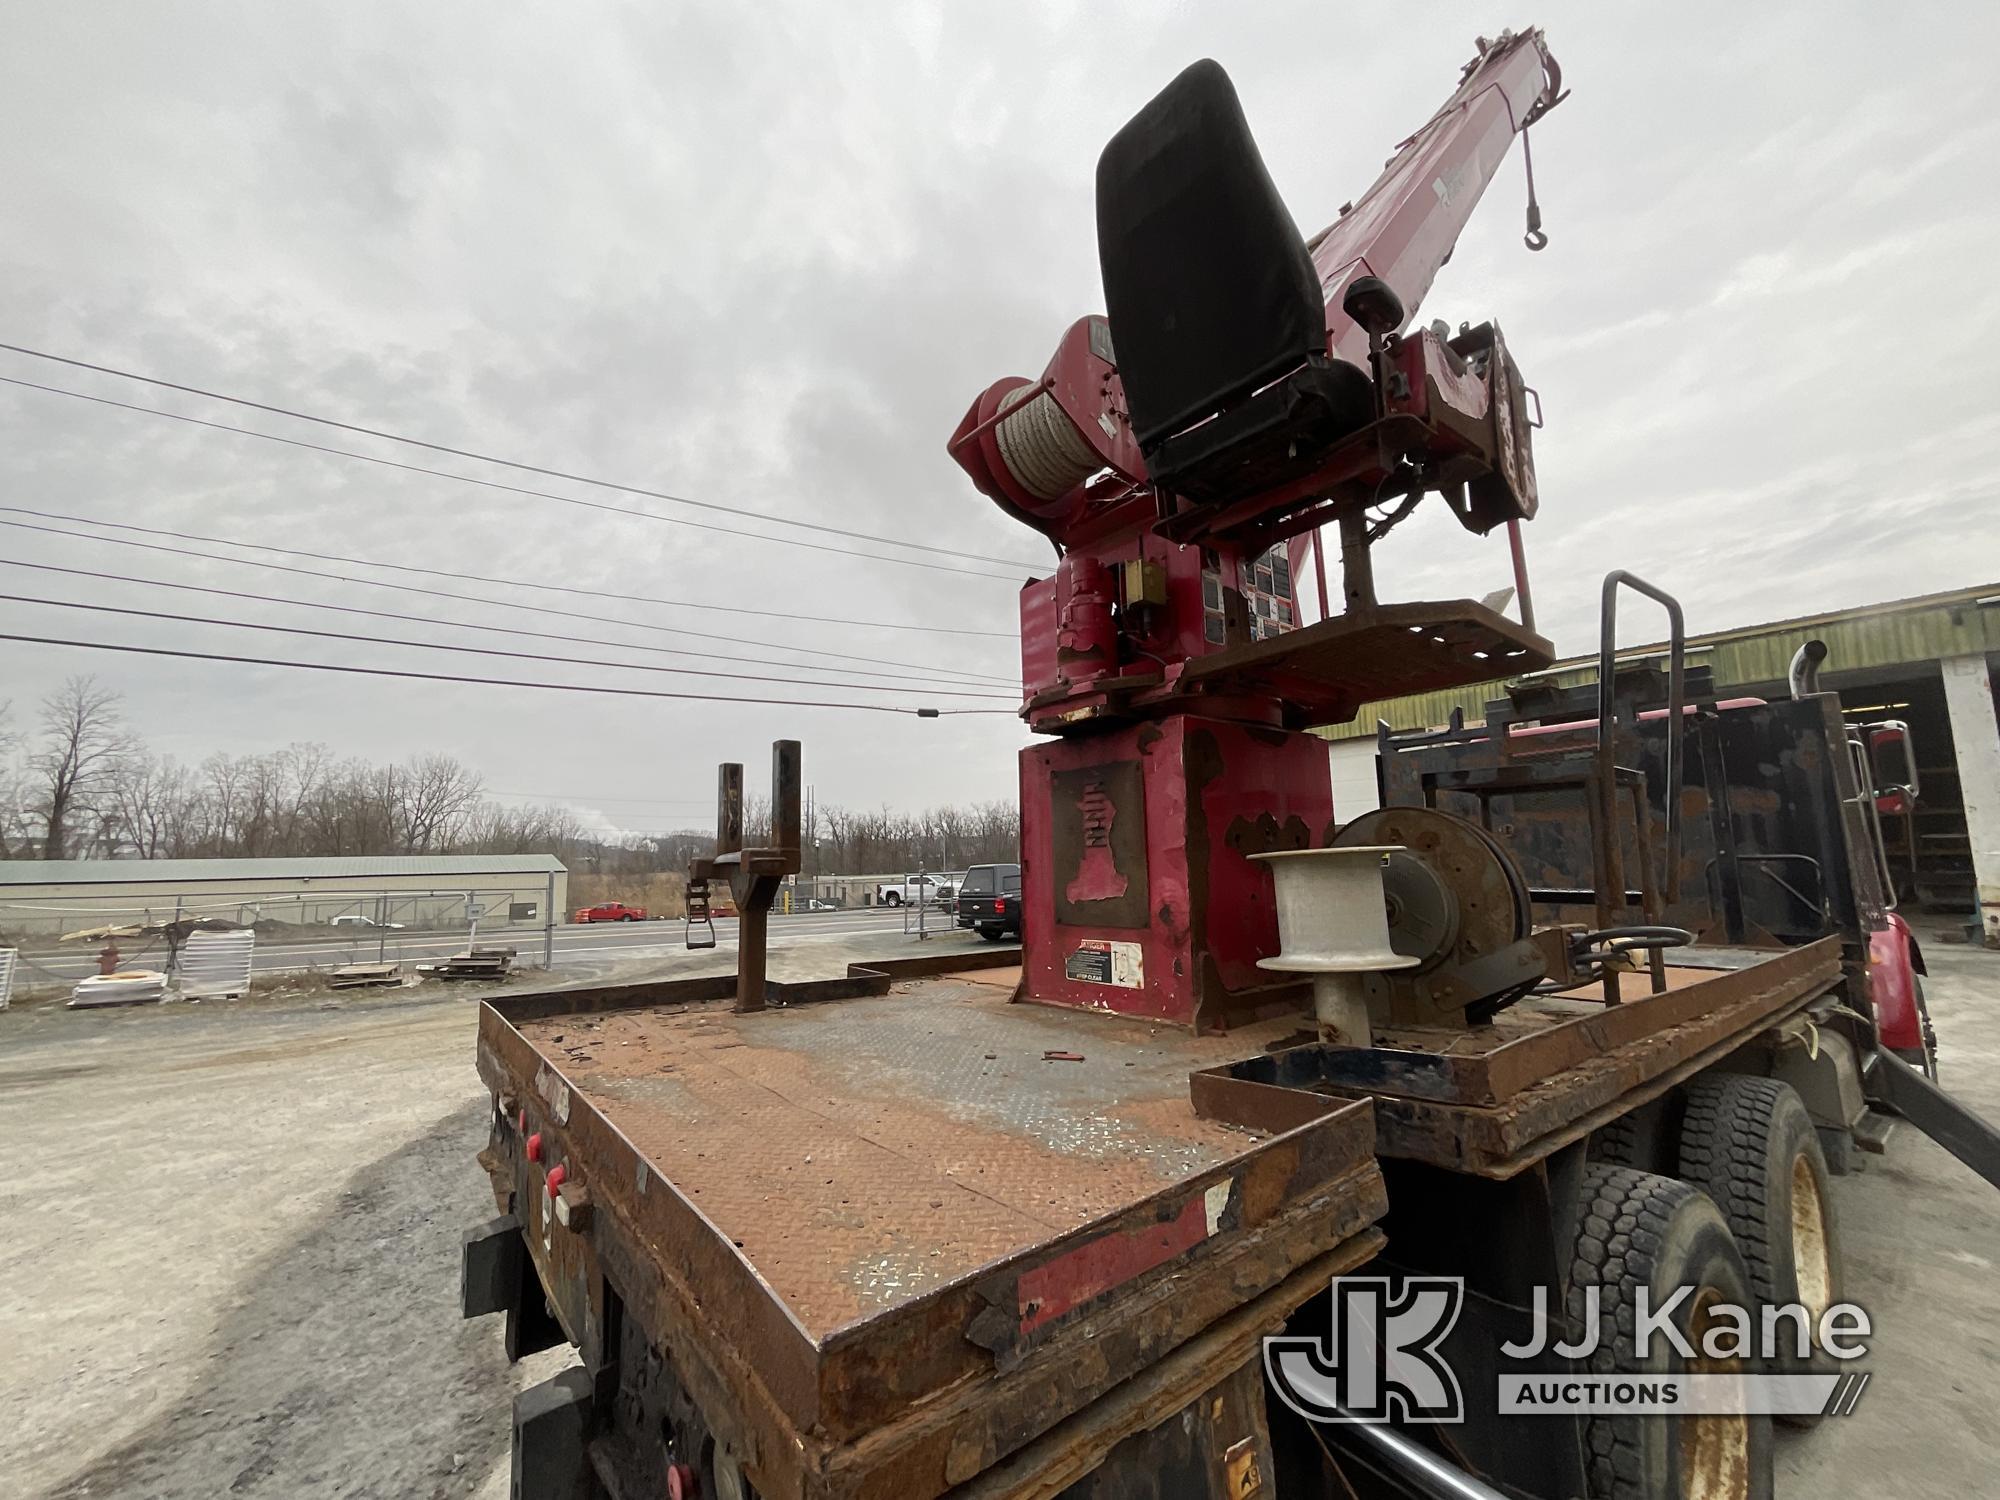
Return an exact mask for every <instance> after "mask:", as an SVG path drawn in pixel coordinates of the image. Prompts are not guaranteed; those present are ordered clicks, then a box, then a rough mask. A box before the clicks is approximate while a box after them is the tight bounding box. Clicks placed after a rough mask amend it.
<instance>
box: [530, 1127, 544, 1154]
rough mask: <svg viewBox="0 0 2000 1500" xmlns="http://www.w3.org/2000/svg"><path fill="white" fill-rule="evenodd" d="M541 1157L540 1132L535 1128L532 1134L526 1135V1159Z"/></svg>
mask: <svg viewBox="0 0 2000 1500" xmlns="http://www.w3.org/2000/svg"><path fill="white" fill-rule="evenodd" d="M541 1159H542V1133H541V1132H540V1131H539V1130H537V1131H536V1132H535V1133H534V1134H533V1135H531V1136H529V1137H528V1160H529V1161H540V1160H541Z"/></svg>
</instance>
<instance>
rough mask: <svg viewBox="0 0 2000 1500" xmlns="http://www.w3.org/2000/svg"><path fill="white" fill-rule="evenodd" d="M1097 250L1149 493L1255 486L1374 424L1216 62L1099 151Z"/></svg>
mask: <svg viewBox="0 0 2000 1500" xmlns="http://www.w3.org/2000/svg"><path fill="white" fill-rule="evenodd" d="M1097 254H1098V261H1099V264H1100V266H1101V267H1102V270H1103V273H1104V298H1105V305H1106V309H1107V311H1108V313H1109V315H1110V321H1111V336H1112V342H1113V344H1114V346H1115V347H1116V349H1117V352H1118V369H1119V374H1120V376H1121V377H1122V379H1123V381H1124V385H1125V395H1126V399H1127V401H1128V402H1129V404H1130V406H1131V413H1132V425H1133V429H1134V431H1135V433H1136V434H1137V436H1138V439H1139V447H1140V450H1141V451H1142V452H1143V453H1144V454H1145V456H1146V464H1147V468H1148V470H1149V472H1150V474H1151V476H1152V478H1153V480H1154V482H1155V483H1156V484H1158V485H1159V486H1160V487H1161V488H1163V489H1166V490H1170V491H1173V492H1175V493H1177V494H1180V495H1183V496H1185V497H1186V498H1188V499H1190V500H1193V501H1196V502H1207V501H1214V500H1225V499H1231V498H1235V497H1237V496H1239V495H1242V494H1245V493H1251V492H1254V491H1256V490H1258V489H1262V488H1264V487H1266V486H1267V485H1270V484H1275V483H1278V482H1281V481H1283V480H1284V479H1287V478H1290V477H1293V476H1294V475H1297V474H1301V473H1304V472H1306V471H1308V470H1309V469H1311V468H1312V467H1313V466H1314V463H1315V461H1316V459H1317V458H1318V456H1319V455H1320V454H1322V453H1323V452H1324V451H1325V450H1326V448H1327V447H1329V446H1330V445H1331V444H1333V443H1334V442H1336V441H1338V440H1339V439H1340V438H1342V437H1345V436H1346V435H1348V434H1349V433H1351V432H1353V431H1355V430H1356V429H1357V428H1359V427H1361V426H1363V425H1365V424H1366V423H1367V422H1368V421H1369V420H1370V418H1371V417H1372V416H1373V415H1374V407H1373V394H1372V388H1371V385H1370V382H1369V380H1368V377H1367V375H1366V374H1365V373H1364V372H1362V371H1361V370H1359V369H1357V368H1356V367H1355V366H1353V365H1351V364H1349V363H1347V362H1346V361H1345V360H1339V359H1329V358H1328V357H1327V353H1326V311H1325V305H1324V303H1323V302H1322V301H1321V300H1320V287H1319V277H1318V275H1317V274H1316V273H1315V272H1314V270H1313V265H1312V260H1311V258H1310V257H1309V256H1308V255H1307V254H1306V247H1305V241H1304V239H1303V238H1302V237H1301V236H1300V234H1299V230H1298V226H1297V225H1296V224H1295V223H1293V222H1292V216H1291V214H1290V213H1289V212H1288V211H1287V210H1286V208H1285V205H1284V201H1283V200H1282V199H1281V198H1280V197H1279V196H1278V190H1277V188H1276V186H1275V185H1273V183H1272V181H1271V174H1270V173H1269V172H1268V171H1267V170H1266V169H1265V166H1264V158H1263V157H1262V156H1261V155H1260V154H1259V153H1258V150H1257V143H1256V141H1255V140H1254V139H1252V137H1251V135H1250V125H1249V122H1248V121H1247V120H1245V119H1244V117H1243V106H1242V104H1241V103H1240V102H1239V101H1238V99H1237V97H1236V88H1235V85H1233V84H1232V83H1231V82H1230V81H1229V75H1228V74H1227V73H1225V72H1224V71H1223V70H1222V66H1221V64H1219V63H1216V62H1212V61H1209V60H1207V59H1204V60H1203V61H1201V62H1198V63H1195V64H1194V65H1193V66H1192V67H1190V68H1188V69H1187V70H1186V71H1185V72H1183V73H1182V74H1181V75H1180V76H1179V77H1178V78H1176V79H1175V80H1174V81H1173V82H1172V83H1170V84H1168V85H1167V86H1166V88H1165V89H1163V90H1162V91H1161V92H1160V93H1159V95H1158V96H1157V97H1156V98H1154V100H1153V101H1152V102H1151V103H1150V104H1148V105H1147V106H1146V107H1145V108H1144V109H1142V110H1140V111H1139V113H1138V114H1137V115H1135V116H1134V117H1133V118H1132V120H1131V121H1130V122H1129V123H1128V124H1127V125H1126V126H1125V128H1124V129H1122V130H1120V131H1119V132H1118V134H1117V135H1115V136H1113V137H1112V138H1111V143H1110V144H1109V145H1108V146H1106V147H1105V148H1104V154H1103V155H1102V156H1100V157H1099V158H1098V160H1097Z"/></svg>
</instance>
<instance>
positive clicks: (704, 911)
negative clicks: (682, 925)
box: [685, 879, 715, 948]
mask: <svg viewBox="0 0 2000 1500" xmlns="http://www.w3.org/2000/svg"><path fill="white" fill-rule="evenodd" d="M697 924H699V925H700V926H701V927H702V929H703V930H704V933H705V935H700V934H697V933H696V932H695V927H696V925H697ZM685 930H686V933H687V945H688V947H690V948H713V947H714V946H715V918H714V917H713V916H711V915H710V913H709V907H708V882H707V881H706V880H692V879H691V880H689V881H688V883H687V922H686V929H685Z"/></svg>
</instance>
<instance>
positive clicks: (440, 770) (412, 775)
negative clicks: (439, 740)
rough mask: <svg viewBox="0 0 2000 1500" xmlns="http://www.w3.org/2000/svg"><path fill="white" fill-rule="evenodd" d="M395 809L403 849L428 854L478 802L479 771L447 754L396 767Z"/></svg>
mask: <svg viewBox="0 0 2000 1500" xmlns="http://www.w3.org/2000/svg"><path fill="white" fill-rule="evenodd" d="M396 771H397V775H396V804H397V806H396V812H397V821H398V822H399V823H401V825H402V834H403V848H404V851H405V852H406V853H410V854H428V853H430V852H431V851H432V850H433V849H439V848H443V847H445V846H446V845H448V844H449V843H450V842H451V835H452V834H453V832H454V831H455V830H456V828H457V826H458V824H459V823H460V822H461V821H462V820H463V819H464V817H465V815H466V814H467V813H468V812H470V811H471V810H472V809H473V807H474V806H475V805H476V804H477V803H478V801H479V792H480V787H481V781H480V776H479V773H478V772H477V771H475V770H473V769H472V768H471V767H470V766H468V765H466V764H464V763H463V762H462V761H459V760H457V759H455V758H454V757H452V756H449V755H426V756H423V757H421V758H419V759H417V760H413V761H410V762H409V763H408V764H407V765H403V766H398V767H397V768H396Z"/></svg>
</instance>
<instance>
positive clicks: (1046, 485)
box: [993, 385, 1103, 500]
mask: <svg viewBox="0 0 2000 1500" xmlns="http://www.w3.org/2000/svg"><path fill="white" fill-rule="evenodd" d="M1024 398H1032V399H1024ZM1000 406H1001V409H1002V410H1004V411H1006V412H1007V415H1006V416H1004V417H1002V418H1001V419H1000V421H999V422H998V424H997V425H995V427H994V429H993V441H994V444H995V446H997V447H998V448H999V450H1000V458H1001V461H1002V462H1004V463H1005V464H1006V465H1007V471H1008V472H1009V473H1010V474H1012V475H1013V476H1014V480H1015V482H1016V483H1017V484H1019V485H1020V486H1021V488H1022V489H1024V490H1026V491H1027V492H1028V493H1029V494H1031V495H1033V496H1034V497H1035V498H1036V499H1037V500H1054V499H1056V498H1057V497H1058V496H1061V495H1066V494H1068V493H1069V492H1070V491H1071V490H1073V489H1075V488H1076V487H1077V486H1078V485H1080V484H1082V483H1083V482H1084V480H1086V479H1088V478H1090V476H1091V475H1092V474H1095V473H1096V472H1097V471H1098V470H1099V469H1100V468H1102V467H1103V465H1102V464H1101V463H1099V462H1098V458H1097V455H1096V453H1094V452H1092V451H1091V447H1090V444H1088V443H1086V442H1085V441H1084V440H1083V434H1082V433H1080V432H1078V431H1077V430H1076V424H1075V423H1073V422H1071V421H1070V419H1069V417H1068V415H1067V414H1066V413H1065V412H1064V411H1063V409H1062V408H1061V407H1060V406H1058V405H1057V404H1056V399H1055V397H1054V396H1052V395H1050V394H1049V393H1048V392H1047V391H1045V390H1041V389H1039V388H1038V387H1036V386H1031V385H1024V386H1021V387H1019V388H1018V389H1016V390H1012V391H1009V392H1008V393H1007V394H1006V395H1004V396H1002V397H1001V398H1000Z"/></svg>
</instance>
